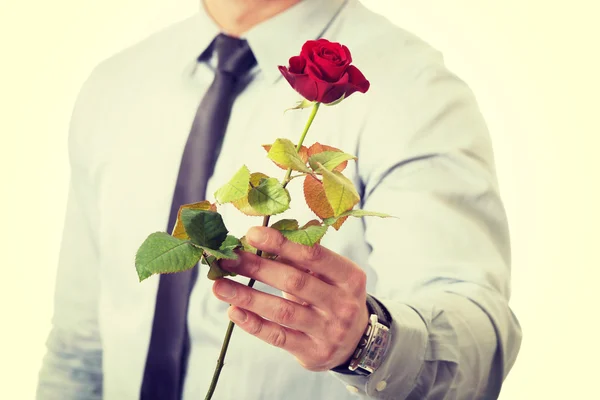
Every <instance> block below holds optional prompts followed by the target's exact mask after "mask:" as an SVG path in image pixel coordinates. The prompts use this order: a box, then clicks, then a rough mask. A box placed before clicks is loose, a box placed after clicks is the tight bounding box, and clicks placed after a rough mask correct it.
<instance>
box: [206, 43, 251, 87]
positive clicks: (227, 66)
mask: <svg viewBox="0 0 600 400" xmlns="http://www.w3.org/2000/svg"><path fill="white" fill-rule="evenodd" d="M214 51H215V52H216V54H217V69H218V70H219V71H220V72H225V73H227V74H229V75H232V76H234V77H236V78H239V77H241V76H243V75H244V74H246V73H247V72H248V71H250V69H251V68H252V67H253V66H254V65H255V64H256V58H254V54H252V50H251V49H250V46H249V45H248V42H247V41H246V40H243V39H238V38H234V37H232V36H228V35H225V34H223V33H221V34H219V35H217V37H216V38H215V42H214Z"/></svg>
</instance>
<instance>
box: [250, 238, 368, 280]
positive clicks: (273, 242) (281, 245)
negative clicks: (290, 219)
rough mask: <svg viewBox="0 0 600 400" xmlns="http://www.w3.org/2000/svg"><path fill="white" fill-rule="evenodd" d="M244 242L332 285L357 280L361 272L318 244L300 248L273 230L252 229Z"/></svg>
mask: <svg viewBox="0 0 600 400" xmlns="http://www.w3.org/2000/svg"><path fill="white" fill-rule="evenodd" d="M246 239H247V240H248V241H249V242H250V243H251V244H252V245H253V246H254V247H256V248H257V249H260V250H263V251H266V252H269V253H273V254H277V255H278V256H280V257H281V258H284V259H285V260H286V261H289V262H290V263H291V264H293V265H295V266H296V267H298V268H302V269H306V268H308V269H310V270H311V271H313V272H314V273H316V274H317V275H318V276H319V277H321V278H322V279H323V280H324V281H326V282H329V283H331V284H333V285H339V284H344V283H347V282H348V281H349V280H351V281H353V280H355V279H358V278H359V277H360V276H359V275H361V272H362V271H361V270H360V268H358V267H357V266H356V265H354V264H353V263H352V261H350V260H348V259H346V258H345V257H342V256H340V255H338V254H336V253H334V252H333V251H331V250H329V249H327V248H325V247H323V246H321V245H320V244H315V245H314V246H303V245H301V244H298V243H294V242H291V241H289V240H287V239H286V238H285V237H284V236H283V235H282V234H281V233H280V232H278V231H277V230H276V229H272V228H265V227H253V228H251V229H250V230H249V231H248V233H247V234H246Z"/></svg>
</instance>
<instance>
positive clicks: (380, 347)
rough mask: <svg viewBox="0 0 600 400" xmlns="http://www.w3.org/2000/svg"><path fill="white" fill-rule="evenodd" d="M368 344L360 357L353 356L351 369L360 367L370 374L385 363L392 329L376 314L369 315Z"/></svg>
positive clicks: (354, 369) (349, 367)
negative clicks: (380, 320)
mask: <svg viewBox="0 0 600 400" xmlns="http://www.w3.org/2000/svg"><path fill="white" fill-rule="evenodd" d="M366 333H367V334H368V339H367V344H366V346H365V347H364V349H363V350H362V351H361V352H360V355H359V357H357V358H353V359H352V361H351V362H350V365H349V366H348V369H349V370H350V371H356V370H357V369H358V368H360V369H361V370H363V371H364V372H366V373H368V374H372V373H373V372H375V371H376V370H377V369H378V368H379V366H380V365H381V364H382V363H383V360H384V358H385V355H386V353H387V350H388V347H389V344H390V329H389V328H388V327H387V326H385V325H383V324H382V323H380V322H379V319H378V318H377V315H376V314H371V316H370V317H369V326H368V328H367V330H366Z"/></svg>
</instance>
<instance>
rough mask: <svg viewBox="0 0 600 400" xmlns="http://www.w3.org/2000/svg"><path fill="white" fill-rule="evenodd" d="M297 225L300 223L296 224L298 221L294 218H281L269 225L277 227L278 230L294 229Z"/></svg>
mask: <svg viewBox="0 0 600 400" xmlns="http://www.w3.org/2000/svg"><path fill="white" fill-rule="evenodd" d="M299 227H300V224H298V221H296V220H295V219H282V220H281V221H277V222H275V223H274V224H273V225H271V228H273V229H277V230H278V231H294V230H296V229H298V228H299Z"/></svg>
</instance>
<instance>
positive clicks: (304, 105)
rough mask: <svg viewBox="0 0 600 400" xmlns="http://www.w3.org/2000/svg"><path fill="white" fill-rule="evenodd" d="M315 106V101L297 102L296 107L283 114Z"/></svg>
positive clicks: (286, 110) (303, 100) (304, 100)
mask: <svg viewBox="0 0 600 400" xmlns="http://www.w3.org/2000/svg"><path fill="white" fill-rule="evenodd" d="M344 95H345V93H344ZM314 104H315V103H314V102H313V101H308V100H306V99H302V101H299V102H297V103H296V105H295V106H294V107H291V108H287V109H285V110H284V111H283V112H284V113H286V112H288V111H289V110H301V109H303V108H309V107H312V106H313V105H314Z"/></svg>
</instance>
